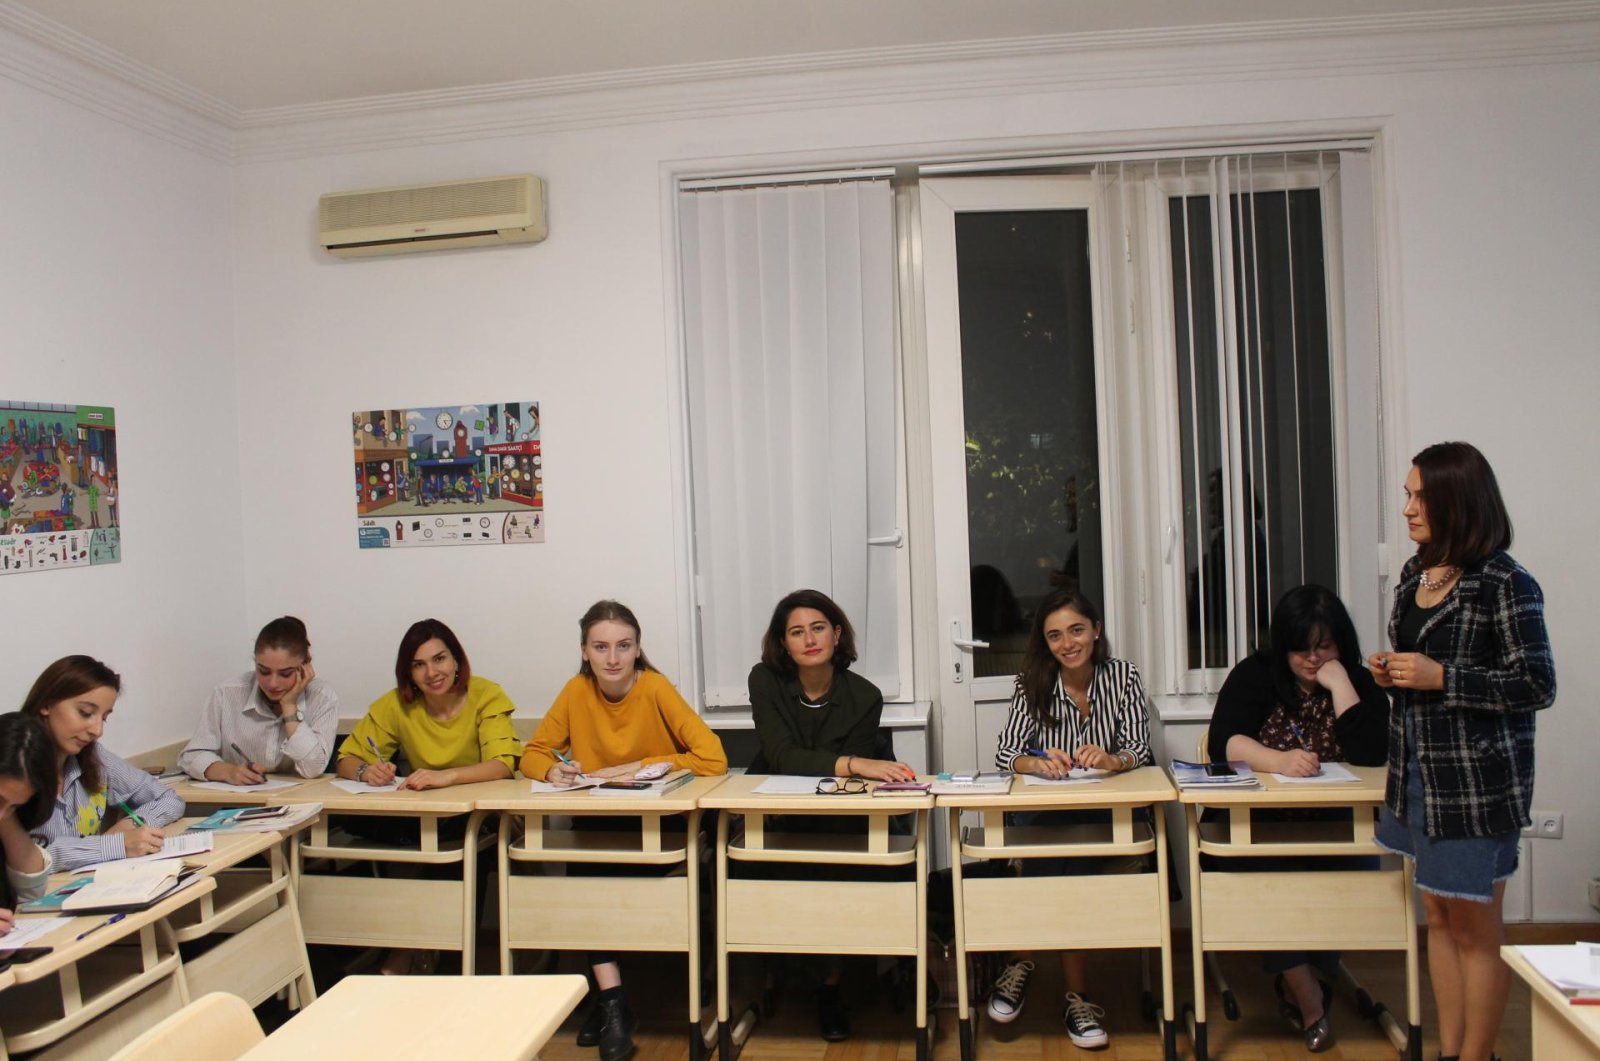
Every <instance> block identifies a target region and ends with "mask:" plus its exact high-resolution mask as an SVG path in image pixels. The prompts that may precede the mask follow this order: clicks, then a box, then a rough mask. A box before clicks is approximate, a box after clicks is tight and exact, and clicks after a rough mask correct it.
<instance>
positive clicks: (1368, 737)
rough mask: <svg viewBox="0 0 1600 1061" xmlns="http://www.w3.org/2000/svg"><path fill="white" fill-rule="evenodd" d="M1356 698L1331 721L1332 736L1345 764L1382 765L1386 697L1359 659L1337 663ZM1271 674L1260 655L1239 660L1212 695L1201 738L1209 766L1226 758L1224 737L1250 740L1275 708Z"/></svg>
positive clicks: (1386, 734) (1386, 725) (1386, 744)
mask: <svg viewBox="0 0 1600 1061" xmlns="http://www.w3.org/2000/svg"><path fill="white" fill-rule="evenodd" d="M1340 662H1341V663H1343V664H1344V668H1345V672H1346V673H1347V674H1349V675H1350V684H1352V685H1354V686H1355V689H1356V695H1357V696H1359V697H1361V699H1360V700H1359V701H1358V702H1357V703H1355V704H1354V705H1352V706H1351V707H1350V709H1349V710H1348V711H1346V712H1345V713H1344V714H1342V715H1340V716H1339V717H1338V718H1336V719H1334V721H1333V737H1334V739H1335V740H1337V741H1338V742H1339V750H1340V751H1341V752H1343V753H1344V757H1345V760H1346V761H1347V762H1351V763H1354V764H1355V765H1357V766H1382V765H1383V763H1384V758H1385V756H1386V754H1387V752H1388V747H1389V697H1388V695H1387V694H1385V693H1384V691H1383V690H1382V689H1381V688H1379V687H1378V683H1377V682H1375V681H1373V680H1372V675H1371V674H1369V673H1367V668H1366V667H1365V666H1363V665H1362V661H1361V660H1340ZM1277 703H1278V694H1277V691H1276V690H1275V689H1273V687H1272V671H1271V667H1270V665H1269V663H1268V656H1267V654H1266V653H1265V652H1257V653H1256V654H1254V655H1253V656H1250V657H1248V658H1247V659H1244V660H1242V661H1240V663H1239V665H1238V666H1236V667H1234V668H1233V670H1232V671H1230V672H1229V673H1228V680H1227V681H1225V682H1223V683H1222V690H1221V691H1220V692H1219V693H1217V706H1216V707H1215V708H1214V709H1213V710H1212V712H1211V733H1210V736H1209V737H1208V739H1207V744H1208V750H1209V751H1210V753H1211V761H1212V762H1226V761H1227V759H1228V738H1230V737H1233V736H1236V735H1238V734H1243V735H1244V736H1246V737H1249V738H1251V739H1252V740H1254V739H1255V738H1256V737H1257V736H1258V735H1259V734H1260V733H1261V727H1262V726H1263V725H1264V724H1265V723H1266V721H1267V716H1268V715H1270V714H1272V709H1273V708H1274V707H1276V706H1277Z"/></svg>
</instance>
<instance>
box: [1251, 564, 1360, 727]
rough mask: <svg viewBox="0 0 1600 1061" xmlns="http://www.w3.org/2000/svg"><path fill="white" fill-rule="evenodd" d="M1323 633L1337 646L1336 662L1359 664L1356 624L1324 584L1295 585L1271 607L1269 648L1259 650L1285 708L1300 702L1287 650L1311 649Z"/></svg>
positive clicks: (1350, 664) (1274, 688)
mask: <svg viewBox="0 0 1600 1061" xmlns="http://www.w3.org/2000/svg"><path fill="white" fill-rule="evenodd" d="M1324 634H1326V635H1327V636H1328V637H1329V638H1331V639H1332V640H1333V643H1334V644H1335V645H1337V646H1338V648H1339V662H1340V663H1342V664H1344V666H1345V667H1347V668H1355V667H1359V666H1361V665H1362V658H1363V657H1362V655H1361V645H1360V643H1359V641H1358V640H1357V639H1356V627H1355V624H1354V623H1352V622H1351V621H1350V613H1349V611H1347V610H1346V609H1345V606H1344V602H1343V601H1341V600H1340V599H1339V595H1338V594H1337V593H1335V592H1333V590H1331V589H1329V588H1328V587H1326V586H1318V585H1311V584H1308V585H1304V586H1296V587H1295V588H1294V589H1291V590H1290V591H1289V592H1287V593H1285V594H1284V595H1283V597H1282V599H1280V600H1279V601H1278V606H1277V607H1276V608H1274V609H1272V628H1271V631H1270V633H1269V635H1268V636H1269V639H1270V640H1269V647H1268V648H1266V649H1263V650H1262V654H1263V655H1265V656H1266V657H1267V660H1266V662H1267V669H1268V671H1269V672H1270V673H1271V675H1272V691H1273V692H1274V693H1276V694H1277V697H1278V702H1279V703H1280V704H1282V705H1284V706H1285V707H1294V706H1296V705H1297V704H1299V703H1300V694H1299V691H1298V683H1297V682H1296V680H1295V676H1294V672H1293V671H1291V670H1290V669H1289V653H1291V652H1305V651H1307V650H1308V649H1310V648H1313V647H1314V646H1315V645H1316V644H1317V642H1318V641H1321V640H1322V635H1324Z"/></svg>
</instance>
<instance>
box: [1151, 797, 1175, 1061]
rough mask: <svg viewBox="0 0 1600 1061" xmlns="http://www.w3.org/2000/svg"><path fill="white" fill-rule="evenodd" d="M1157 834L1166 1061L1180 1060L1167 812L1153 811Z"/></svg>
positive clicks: (1163, 1052) (1154, 808)
mask: <svg viewBox="0 0 1600 1061" xmlns="http://www.w3.org/2000/svg"><path fill="white" fill-rule="evenodd" d="M1150 816H1151V820H1152V821H1153V822H1154V823H1155V833H1156V905H1157V907H1158V908H1159V913H1158V914H1157V916H1158V917H1159V919H1160V923H1161V1055H1162V1057H1164V1058H1165V1059H1166V1061H1176V1058H1177V1056H1178V1019H1177V1018H1178V1014H1177V1006H1176V1002H1175V1000H1174V998H1173V994H1174V992H1173V987H1172V903H1171V901H1170V900H1169V899H1168V898H1167V897H1168V896H1169V895H1171V894H1172V892H1171V887H1172V883H1171V881H1170V880H1169V879H1168V877H1169V874H1168V873H1167V816H1166V813H1165V808H1164V807H1163V806H1162V805H1161V804H1160V803H1157V804H1154V805H1153V806H1151V808H1150Z"/></svg>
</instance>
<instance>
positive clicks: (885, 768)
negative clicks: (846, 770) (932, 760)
mask: <svg viewBox="0 0 1600 1061" xmlns="http://www.w3.org/2000/svg"><path fill="white" fill-rule="evenodd" d="M850 767H851V774H852V776H854V777H864V778H866V779H867V780H869V781H915V780H916V779H917V772H916V771H915V770H913V769H911V767H909V766H907V765H906V764H905V763H896V762H890V761H889V760H888V759H863V758H862V757H861V756H859V755H856V756H852V757H851V760H850Z"/></svg>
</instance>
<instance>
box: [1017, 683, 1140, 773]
mask: <svg viewBox="0 0 1600 1061" xmlns="http://www.w3.org/2000/svg"><path fill="white" fill-rule="evenodd" d="M1145 704H1146V697H1145V692H1144V683H1143V682H1142V681H1140V680H1139V669H1138V668H1137V667H1135V666H1134V665H1133V664H1132V663H1129V662H1128V661H1127V660H1125V659H1108V660H1106V661H1105V662H1104V663H1101V664H1097V665H1096V666H1095V668H1094V677H1093V678H1092V679H1090V681H1089V714H1088V716H1087V717H1085V716H1084V715H1083V713H1082V712H1081V711H1079V710H1078V705H1077V704H1076V703H1075V702H1073V699H1072V697H1070V696H1068V695H1067V691H1066V689H1064V688H1063V687H1062V685H1061V679H1060V677H1059V676H1058V677H1057V678H1056V691H1055V697H1054V700H1053V702H1052V703H1051V705H1050V715H1051V721H1049V722H1047V723H1046V724H1045V725H1044V726H1040V725H1038V724H1037V723H1036V722H1035V721H1034V719H1033V715H1032V713H1031V712H1029V710H1028V699H1027V696H1026V695H1025V694H1024V693H1023V691H1022V688H1021V686H1020V685H1019V686H1018V687H1017V692H1016V695H1015V696H1013V697H1012V698H1011V713H1010V714H1009V715H1008V716H1007V717H1006V724H1005V728H1003V729H1002V730H1001V731H1000V746H999V748H998V749H996V751H995V754H994V762H995V765H996V766H997V767H999V768H1000V769H1001V770H1010V769H1011V768H1012V764H1013V763H1014V762H1015V761H1016V758H1017V756H1019V755H1024V754H1026V753H1027V750H1028V749H1029V748H1041V749H1045V748H1060V749H1061V750H1062V751H1065V752H1068V753H1070V752H1072V751H1073V750H1074V749H1076V748H1081V747H1083V745H1085V744H1094V745H1097V746H1099V747H1101V748H1103V749H1105V750H1106V751H1107V752H1108V753H1110V754H1111V755H1116V754H1117V753H1118V752H1127V753H1128V754H1129V755H1130V756H1132V757H1133V765H1134V766H1148V765H1149V764H1150V762H1151V758H1150V718H1149V715H1148V713H1147V712H1146V709H1145Z"/></svg>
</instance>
